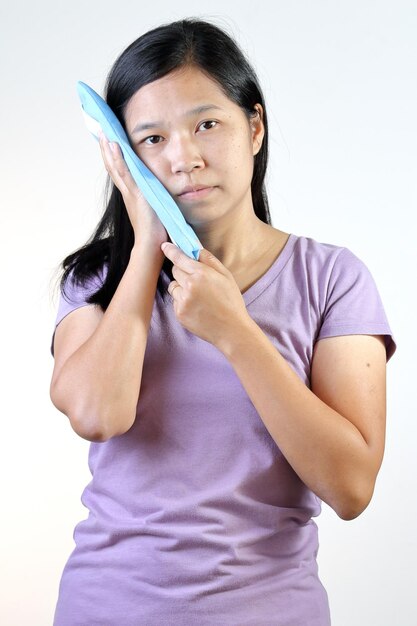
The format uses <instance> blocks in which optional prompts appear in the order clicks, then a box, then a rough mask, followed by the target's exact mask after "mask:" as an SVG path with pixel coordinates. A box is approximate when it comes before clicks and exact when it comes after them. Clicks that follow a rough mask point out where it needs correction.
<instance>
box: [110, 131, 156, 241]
mask: <svg viewBox="0 0 417 626" xmlns="http://www.w3.org/2000/svg"><path fill="white" fill-rule="evenodd" d="M99 142H100V149H101V154H102V157H103V160H104V164H105V167H106V170H107V172H108V173H109V175H110V177H111V179H112V181H113V182H114V184H115V185H116V187H117V188H118V189H119V191H120V193H121V194H122V197H123V201H124V203H125V206H126V210H127V213H128V216H129V219H130V222H131V224H132V227H133V230H134V233H135V241H137V240H138V239H144V238H147V239H148V240H149V239H152V241H154V242H155V246H156V248H157V249H158V250H159V249H160V245H161V243H162V242H164V241H167V240H168V233H167V231H166V230H165V227H164V225H163V224H162V222H161V220H160V219H159V217H158V216H157V214H156V213H155V211H154V210H153V208H152V207H151V205H150V204H149V203H148V202H147V200H146V199H145V196H144V195H143V193H142V191H141V190H140V189H139V187H138V186H137V184H136V183H135V181H134V179H133V176H132V175H131V173H130V171H129V168H128V167H127V165H126V162H125V160H124V158H123V154H122V151H121V149H120V146H119V144H117V143H115V142H112V146H113V148H114V150H112V149H111V147H110V144H109V142H108V140H107V139H106V137H105V135H104V133H103V132H102V131H101V132H100V133H99Z"/></svg>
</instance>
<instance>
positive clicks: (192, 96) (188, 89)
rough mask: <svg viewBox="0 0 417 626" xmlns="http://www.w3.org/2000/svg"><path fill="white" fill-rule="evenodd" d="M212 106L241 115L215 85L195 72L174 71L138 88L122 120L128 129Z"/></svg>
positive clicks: (205, 76)
mask: <svg viewBox="0 0 417 626" xmlns="http://www.w3.org/2000/svg"><path fill="white" fill-rule="evenodd" d="M206 104H213V105H215V106H218V107H221V108H222V109H223V110H224V111H225V112H227V113H228V114H231V113H232V112H235V113H239V112H240V113H242V111H241V109H240V107H239V106H238V105H236V104H235V103H234V102H233V101H232V100H230V99H229V98H228V97H227V96H226V95H225V94H224V92H223V91H222V89H221V87H220V86H219V84H218V83H217V82H216V81H215V80H214V79H212V78H210V77H209V76H207V75H206V74H205V73H204V72H202V71H201V70H199V69H198V68H194V67H193V68H187V69H185V70H184V69H181V70H175V71H173V72H171V73H170V74H167V75H166V76H164V77H162V78H160V79H158V80H155V81H153V82H152V83H148V84H147V85H144V86H143V87H141V88H140V89H139V90H138V91H137V92H136V93H135V94H134V95H133V96H132V97H131V98H130V100H129V102H128V104H127V106H126V109H125V119H126V124H127V125H128V126H132V125H133V124H135V123H136V122H137V121H138V120H139V119H141V118H142V119H143V118H145V117H146V120H149V121H150V120H162V119H168V118H171V117H181V116H183V115H185V113H186V112H187V111H189V110H190V109H192V108H197V107H198V106H201V105H206Z"/></svg>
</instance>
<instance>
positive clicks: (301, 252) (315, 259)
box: [293, 236, 372, 296]
mask: <svg viewBox="0 0 417 626" xmlns="http://www.w3.org/2000/svg"><path fill="white" fill-rule="evenodd" d="M293 264H294V267H295V272H296V274H297V277H299V279H300V280H302V279H303V277H304V278H305V280H306V281H307V282H309V283H310V284H314V285H316V287H318V289H319V291H320V292H321V294H322V295H323V296H324V295H328V291H329V288H330V287H331V286H332V285H334V284H335V283H336V282H340V281H341V280H342V281H343V282H346V281H348V282H349V281H355V279H356V278H358V277H360V276H362V277H363V278H365V279H367V280H371V279H372V277H371V274H370V271H369V269H368V267H367V265H366V264H365V262H364V261H363V260H362V259H361V258H360V257H358V256H357V255H356V254H355V253H354V252H352V250H350V249H349V248H348V247H346V246H340V245H336V244H333V243H325V242H321V241H317V240H316V239H313V238H312V237H305V236H297V237H296V240H295V243H294V251H293Z"/></svg>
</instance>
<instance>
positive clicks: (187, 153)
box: [168, 137, 205, 174]
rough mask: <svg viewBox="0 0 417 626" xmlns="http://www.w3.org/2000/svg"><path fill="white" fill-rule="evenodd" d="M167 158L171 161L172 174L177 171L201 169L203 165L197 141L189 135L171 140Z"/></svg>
mask: <svg viewBox="0 0 417 626" xmlns="http://www.w3.org/2000/svg"><path fill="white" fill-rule="evenodd" d="M170 148H171V150H170V153H169V157H168V158H169V159H170V161H171V171H172V173H173V174H177V173H178V172H186V173H188V172H191V171H192V170H194V169H195V168H198V169H202V168H204V167H205V163H204V159H203V156H202V154H201V152H200V149H199V147H198V143H197V142H196V141H195V140H192V139H190V138H189V137H179V138H177V140H175V141H174V140H172V143H171V146H170Z"/></svg>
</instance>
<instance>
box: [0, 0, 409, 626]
mask: <svg viewBox="0 0 417 626" xmlns="http://www.w3.org/2000/svg"><path fill="white" fill-rule="evenodd" d="M172 7H174V8H172ZM197 7H198V8H201V4H199V5H197V4H196V3H195V2H191V1H185V0H179V1H177V2H175V3H169V2H164V1H161V0H153V1H152V2H151V3H149V6H147V5H146V4H144V3H139V2H137V1H135V2H130V1H128V0H118V2H114V1H112V2H109V1H107V0H100V1H98V0H93V1H90V2H88V3H87V2H82V3H81V1H80V0H73V2H71V3H65V4H64V3H58V2H56V1H55V2H52V1H46V0H44V1H41V2H36V3H28V2H26V3H22V2H15V3H14V4H13V5H11V4H10V5H8V6H7V9H6V5H5V4H3V5H1V6H0V29H1V33H0V35H1V36H0V46H1V49H0V53H1V54H0V64H1V100H0V107H1V116H0V123H1V130H2V132H1V138H2V145H1V148H2V150H1V152H2V154H1V174H2V194H1V195H2V206H1V212H0V220H1V222H0V236H1V245H0V256H1V261H0V267H1V289H2V296H3V298H2V300H3V302H2V307H1V309H0V310H1V328H2V331H3V332H2V349H1V354H2V359H1V363H2V369H3V373H2V378H1V379H2V382H3V385H2V395H1V400H2V402H1V413H2V425H3V427H4V428H3V431H2V436H1V438H0V446H1V448H0V463H1V467H0V471H1V476H2V518H1V523H2V532H1V542H2V545H1V554H2V557H1V562H2V566H1V580H0V588H1V590H2V593H1V600H0V603H1V604H0V622H1V623H2V624H3V625H4V626H22V625H23V624H25V625H26V624H27V625H30V626H46V625H48V624H52V616H53V611H54V607H55V602H56V597H57V593H58V585H59V579H60V575H61V572H62V568H63V567H64V564H65V561H66V559H67V558H68V556H69V554H70V552H71V551H72V549H73V547H74V544H73V539H72V533H73V529H74V526H75V524H76V523H77V522H78V521H79V520H81V519H84V518H85V517H86V515H87V512H86V509H85V508H84V507H83V505H82V504H81V502H80V495H81V492H82V490H83V488H84V487H85V485H86V484H87V483H88V482H89V480H90V474H89V471H88V466H87V452H88V446H89V442H87V441H85V440H83V439H81V438H79V437H78V436H77V435H76V434H75V433H74V432H73V431H72V429H71V427H70V426H69V423H68V420H67V418H66V417H65V416H64V415H62V414H61V413H59V412H58V411H57V410H56V409H55V407H54V406H53V405H52V403H51V401H50V398H49V383H50V378H51V375H52V368H53V359H52V356H51V354H50V352H49V347H50V341H51V336H52V332H53V324H54V320H55V316H56V307H57V302H58V301H57V297H56V295H55V297H53V286H54V279H55V277H56V275H55V273H54V270H55V269H56V267H57V266H58V264H59V262H60V261H61V260H62V259H63V258H64V256H66V255H67V254H69V253H70V252H72V251H73V250H75V249H76V248H78V247H79V246H81V245H82V244H83V243H84V242H85V241H86V239H87V238H88V237H89V235H90V234H91V232H92V229H93V227H94V226H95V225H96V223H97V222H98V219H99V217H100V214H101V211H102V203H103V194H102V192H103V186H104V182H105V174H106V173H105V170H104V166H103V164H102V161H101V156H100V151H99V148H98V144H96V142H95V141H94V140H93V139H92V138H91V136H90V135H89V133H88V132H87V130H86V129H85V127H84V122H83V119H82V115H81V110H80V106H79V103H78V96H77V93H76V82H77V80H83V81H84V82H87V83H88V84H90V85H91V86H92V87H93V88H94V89H96V91H98V92H99V93H102V89H103V87H104V80H105V77H106V74H107V72H108V70H109V69H110V67H111V65H112V63H113V62H114V60H115V59H116V57H117V56H118V54H119V53H120V52H121V51H122V50H123V49H124V48H125V47H126V46H127V45H128V44H129V43H131V42H132V41H133V40H134V39H136V38H137V37H138V36H139V35H141V34H142V33H143V32H145V31H146V30H148V29H150V28H153V27H154V26H157V25H159V24H160V23H162V22H166V21H171V20H175V19H180V18H182V17H186V16H198V17H202V18H207V19H209V20H212V21H214V22H215V23H216V24H218V25H219V26H221V27H223V28H225V29H226V30H228V32H229V33H230V34H232V35H234V36H235V37H236V38H237V39H238V41H239V43H240V45H241V46H242V47H243V48H244V49H245V50H246V52H247V54H248V55H249V57H250V59H251V60H252V62H253V64H254V66H255V69H256V70H257V72H258V75H259V78H260V81H261V84H262V86H263V89H264V93H265V97H266V104H267V111H268V114H269V119H270V133H271V158H270V163H269V171H268V178H267V185H268V190H269V198H270V204H271V212H272V218H273V225H274V226H275V227H277V228H280V229H282V230H285V231H287V232H294V233H295V234H298V235H305V236H309V237H313V238H315V239H317V240H319V241H322V242H327V243H333V244H336V245H343V246H347V247H349V248H350V249H351V250H352V251H353V252H354V253H355V254H357V255H358V256H359V257H360V258H361V259H362V260H363V261H364V262H365V263H366V264H367V265H368V267H369V269H370V270H371V272H372V274H373V276H374V278H375V280H376V282H377V285H378V288H379V290H380V293H381V296H382V299H383V302H384V305H385V309H386V312H387V315H388V319H389V321H390V324H391V326H392V329H393V331H394V335H395V337H396V340H397V342H398V345H399V347H398V351H397V353H396V355H395V356H394V358H393V360H392V361H391V362H390V363H389V365H388V419H387V422H388V423H387V444H386V454H385V459H384V463H383V466H382V469H381V472H380V474H379V477H378V481H377V486H376V491H375V494H374V497H373V500H372V502H371V504H370V505H369V507H368V508H367V509H366V511H365V512H364V513H363V514H362V515H361V516H360V517H359V518H357V519H356V520H354V521H351V522H344V521H342V520H340V519H339V518H338V517H337V516H336V514H335V513H334V512H333V511H332V510H331V509H330V508H329V507H328V506H327V505H323V513H322V515H321V516H320V517H319V518H318V519H317V522H318V524H319V528H320V538H321V547H320V552H319V567H320V575H321V578H322V580H323V583H324V584H325V586H326V588H327V590H328V593H329V598H330V606H331V611H332V616H333V624H334V626H374V625H378V626H392V625H393V624H401V626H412V625H414V624H416V623H417V615H416V607H415V569H414V562H415V559H416V556H417V554H416V531H415V529H416V526H417V514H416V496H415V494H416V493H417V489H416V487H417V485H416V474H417V472H416V469H417V468H416V454H415V437H416V417H415V404H416V403H415V399H414V396H413V395H412V394H413V392H414V386H415V381H414V378H415V371H416V368H415V352H416V341H415V329H414V327H413V326H412V322H413V321H414V312H415V310H416V296H415V287H416V281H415V268H416V267H417V264H416V245H415V236H416V220H415V210H416V196H417V194H416V169H417V168H416V164H417V158H416V157H417V154H416V153H417V149H416V138H417V133H416V130H417V123H416V111H417V85H416V76H417V67H416V65H417V62H416V60H417V49H416V48H417V38H416V33H417V5H416V3H415V2H405V1H401V0H399V1H396V2H386V1H380V2H376V1H375V2H372V1H370V0H365V1H358V0H353V1H350V2H347V1H346V2H330V1H327V2H326V1H324V0H316V1H306V0H304V1H301V0H299V1H293V2H289V1H288V2H283V1H278V2H270V3H268V2H264V3H253V2H249V1H242V0H239V1H233V2H228V3H225V2H224V0H222V1H221V2H219V1H216V0H213V1H212V2H210V7H209V8H210V11H201V12H197V11H196V8H197ZM230 623H231V624H232V623H233V620H232V619H231V622H230ZM118 626H119V625H118ZM120 626H122V625H120ZM306 626H308V625H306Z"/></svg>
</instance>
